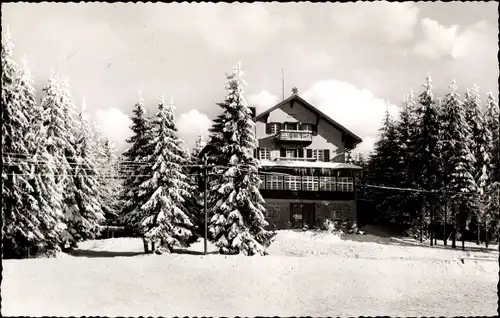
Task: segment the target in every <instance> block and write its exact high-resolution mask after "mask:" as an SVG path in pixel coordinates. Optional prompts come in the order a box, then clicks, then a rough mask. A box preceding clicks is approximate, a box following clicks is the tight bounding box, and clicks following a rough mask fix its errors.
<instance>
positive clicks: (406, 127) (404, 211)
mask: <svg viewBox="0 0 500 318" xmlns="http://www.w3.org/2000/svg"><path fill="white" fill-rule="evenodd" d="M418 106H419V105H417V102H416V101H415V97H414V93H413V89H411V88H410V90H409V91H408V92H407V93H406V94H405V99H404V101H403V107H402V108H401V110H400V113H399V120H398V121H397V122H396V134H397V140H398V145H397V148H398V150H397V171H396V176H395V179H396V180H397V183H398V186H399V187H401V188H413V189H414V188H417V187H418V186H417V179H416V177H417V176H415V175H413V174H412V160H413V156H414V152H413V149H412V146H413V145H414V144H413V140H414V139H415V134H416V125H417V119H418V118H417V112H418V109H417V107H418ZM418 200H419V195H418V194H417V193H415V192H406V193H401V194H400V196H399V208H400V211H401V212H400V213H401V215H402V216H403V218H404V219H405V220H406V221H405V223H406V225H411V221H412V220H414V219H416V217H417V216H418V215H419V209H416V207H418V203H419V201H418Z"/></svg>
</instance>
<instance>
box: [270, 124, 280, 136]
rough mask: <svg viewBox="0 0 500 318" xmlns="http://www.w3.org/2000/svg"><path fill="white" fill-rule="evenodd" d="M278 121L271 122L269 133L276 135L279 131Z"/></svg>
mask: <svg viewBox="0 0 500 318" xmlns="http://www.w3.org/2000/svg"><path fill="white" fill-rule="evenodd" d="M280 126H281V124H280V123H271V125H270V129H271V135H276V134H277V133H278V132H279V131H280Z"/></svg>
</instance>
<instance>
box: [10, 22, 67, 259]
mask: <svg viewBox="0 0 500 318" xmlns="http://www.w3.org/2000/svg"><path fill="white" fill-rule="evenodd" d="M12 49H13V44H12V42H11V40H10V35H9V33H8V31H7V34H5V36H2V52H1V63H2V70H3V71H2V112H1V116H2V118H1V120H2V219H3V221H4V227H3V233H2V234H3V253H4V257H6V258H10V257H26V256H29V254H35V253H38V252H43V251H47V250H49V249H50V248H56V247H57V245H56V244H55V246H54V245H52V246H50V247H47V248H45V247H46V245H51V244H46V241H47V237H51V234H52V227H55V225H56V224H58V222H57V220H52V219H51V218H50V215H44V213H45V212H46V206H45V205H44V203H45V201H44V199H47V198H44V197H43V196H41V195H40V191H39V188H38V187H36V185H37V184H36V176H35V175H34V174H33V173H34V172H36V171H35V168H36V167H37V166H38V165H39V164H42V163H41V162H38V161H35V160H36V159H38V158H37V157H33V156H34V154H35V152H36V150H37V142H38V140H37V137H38V136H37V134H35V133H34V132H35V131H34V130H32V125H33V124H34V122H35V120H36V119H37V118H36V117H35V115H36V114H35V109H36V107H37V105H36V100H35V92H34V89H33V86H32V79H31V76H30V73H29V70H28V69H27V67H26V66H25V67H24V69H23V70H22V71H21V72H19V70H18V68H17V65H16V63H15V62H14V61H13V60H12V59H11V55H12ZM34 186H35V187H34ZM48 243H50V242H48Z"/></svg>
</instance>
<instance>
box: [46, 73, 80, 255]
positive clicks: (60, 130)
mask: <svg viewBox="0 0 500 318" xmlns="http://www.w3.org/2000/svg"><path fill="white" fill-rule="evenodd" d="M43 92H44V93H45V95H44V96H43V97H42V99H41V107H42V109H43V115H42V118H43V123H44V129H45V131H46V134H47V141H46V146H47V151H48V153H49V154H50V155H51V156H52V158H53V161H54V169H55V182H56V187H57V189H58V191H59V193H61V195H62V197H63V198H62V210H63V213H64V217H65V220H66V224H68V223H69V224H71V223H72V220H73V218H74V217H77V216H78V215H79V213H80V210H79V207H78V203H77V199H76V195H77V192H78V189H77V188H76V186H75V182H74V171H75V170H74V169H75V167H76V165H77V164H78V163H77V161H78V158H77V152H76V134H77V132H78V129H79V123H78V122H77V121H76V118H75V114H76V112H75V109H74V103H73V99H72V97H71V92H70V87H69V84H68V82H67V79H63V80H62V81H61V80H60V79H59V77H58V76H57V75H56V73H55V72H54V71H52V72H51V75H50V78H49V80H48V83H47V85H46V86H45V87H44V88H43ZM77 231H78V230H77V229H73V228H71V227H68V231H67V233H66V235H65V237H64V245H66V246H67V245H70V246H75V245H76V237H77V234H78V233H77Z"/></svg>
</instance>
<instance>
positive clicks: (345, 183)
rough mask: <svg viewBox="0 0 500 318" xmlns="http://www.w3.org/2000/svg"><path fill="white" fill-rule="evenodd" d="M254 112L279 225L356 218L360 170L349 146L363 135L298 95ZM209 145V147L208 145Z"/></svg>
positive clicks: (270, 217)
mask: <svg viewBox="0 0 500 318" xmlns="http://www.w3.org/2000/svg"><path fill="white" fill-rule="evenodd" d="M250 108H251V109H252V111H253V114H254V120H255V123H256V125H255V135H256V138H257V141H258V146H257V149H256V151H255V153H254V156H255V157H256V158H257V159H258V160H259V176H260V179H261V180H262V182H261V185H260V193H261V195H262V197H263V198H264V200H265V204H264V206H265V207H266V220H267V221H268V222H269V224H270V226H271V227H273V228H276V229H287V228H303V227H305V226H307V227H309V228H311V227H315V226H320V225H321V224H322V223H323V221H324V220H325V219H326V218H329V219H331V220H351V221H356V220H357V210H356V196H355V186H356V180H355V178H356V175H357V173H356V172H359V171H360V169H361V167H358V166H355V165H352V164H347V163H346V162H345V152H346V151H348V150H352V149H354V148H355V147H356V145H358V144H359V143H360V142H361V141H362V140H361V138H359V137H358V136H356V135H355V134H354V133H352V132H351V131H349V130H348V129H347V128H345V127H344V126H342V125H341V124H339V123H338V122H336V121H335V120H333V119H332V118H330V117H329V116H327V115H325V114H324V113H323V112H321V111H320V110H318V109H317V108H316V107H314V106H313V105H311V104H310V103H308V102H307V101H306V100H304V99H303V98H301V97H300V96H299V95H298V91H297V89H296V88H294V89H292V95H291V96H290V97H289V98H287V99H285V100H283V101H281V102H280V103H278V104H277V105H275V106H273V107H271V108H269V109H268V110H266V111H264V112H262V113H260V114H256V113H255V108H254V107H250ZM205 151H209V150H208V148H207V147H206V148H205V149H204V151H202V154H201V155H203V153H204V152H205Z"/></svg>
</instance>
